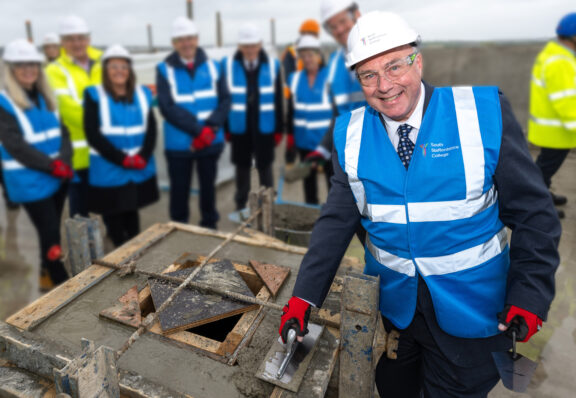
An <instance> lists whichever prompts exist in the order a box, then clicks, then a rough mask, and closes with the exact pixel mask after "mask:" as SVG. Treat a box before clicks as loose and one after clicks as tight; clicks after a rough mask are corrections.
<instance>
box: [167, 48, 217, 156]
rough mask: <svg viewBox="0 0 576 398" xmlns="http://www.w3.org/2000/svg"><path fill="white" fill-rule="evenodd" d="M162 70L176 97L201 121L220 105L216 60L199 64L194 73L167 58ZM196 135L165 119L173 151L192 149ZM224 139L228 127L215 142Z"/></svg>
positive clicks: (213, 143) (169, 144) (177, 100)
mask: <svg viewBox="0 0 576 398" xmlns="http://www.w3.org/2000/svg"><path fill="white" fill-rule="evenodd" d="M158 70H159V71H160V73H161V74H162V76H163V77H164V78H165V79H166V81H167V82H168V85H169V86H170V95H171V96H172V100H174V103H176V104H177V105H178V106H181V107H182V108H184V109H186V110H187V111H188V112H190V113H191V114H193V115H194V116H196V119H198V122H199V123H200V124H204V122H205V121H206V120H207V119H208V118H209V117H210V115H211V114H212V112H213V111H214V110H215V109H216V108H217V107H218V89H217V85H218V79H219V71H218V64H217V63H216V61H214V60H211V59H208V60H206V62H204V63H202V64H200V65H198V67H197V68H196V70H195V71H194V77H193V78H192V77H191V76H190V73H189V72H188V70H186V69H185V68H174V67H172V66H170V65H169V64H168V63H166V62H160V63H159V64H158ZM192 140H193V137H192V136H191V135H190V134H188V133H186V132H184V131H182V130H180V129H179V128H178V127H176V126H174V125H173V124H171V123H170V122H168V121H167V120H164V146H165V148H166V150H169V151H189V150H190V145H191V144H192ZM223 142H224V130H223V129H222V128H221V129H219V130H218V132H217V133H216V138H215V139H214V141H213V142H212V144H211V145H217V144H221V143H223Z"/></svg>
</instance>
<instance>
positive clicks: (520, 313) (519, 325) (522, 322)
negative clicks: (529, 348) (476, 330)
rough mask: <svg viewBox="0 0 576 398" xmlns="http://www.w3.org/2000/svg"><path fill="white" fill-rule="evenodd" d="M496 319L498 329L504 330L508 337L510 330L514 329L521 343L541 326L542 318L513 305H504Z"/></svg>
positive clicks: (510, 335) (510, 333) (510, 334)
mask: <svg viewBox="0 0 576 398" xmlns="http://www.w3.org/2000/svg"><path fill="white" fill-rule="evenodd" d="M498 321H499V322H500V323H499V324H498V330H500V331H501V332H506V336H508V337H510V338H512V332H513V331H516V339H517V340H518V341H520V342H522V343H525V342H527V341H528V340H530V337H532V336H533V335H534V334H536V333H537V332H538V331H539V330H540V328H542V319H540V317H538V315H535V314H533V313H531V312H529V311H526V310H524V309H522V308H520V307H516V306H515V305H507V306H506V307H504V311H502V312H501V313H499V314H498Z"/></svg>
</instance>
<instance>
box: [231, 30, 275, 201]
mask: <svg viewBox="0 0 576 398" xmlns="http://www.w3.org/2000/svg"><path fill="white" fill-rule="evenodd" d="M222 67H223V70H224V73H225V75H226V81H227V83H228V88H229V89H230V93H231V94H232V107H231V111H230V115H229V117H228V127H227V132H228V133H230V134H229V135H228V136H227V137H229V139H230V140H231V144H232V163H234V165H235V166H236V194H235V195H234V200H235V202H236V209H237V210H241V209H243V208H244V207H246V202H247V200H248V193H249V191H250V171H251V169H252V159H253V158H255V159H256V169H257V170H258V176H259V179H260V185H261V186H265V187H272V186H274V176H273V174H272V162H273V161H274V147H275V146H276V145H278V144H279V143H280V141H281V139H282V131H283V129H284V120H283V98H282V96H283V91H282V76H281V73H280V63H279V62H278V60H277V59H275V58H272V57H271V56H270V55H269V54H267V53H266V52H265V51H264V49H263V48H262V34H261V33H260V29H258V27H257V26H255V25H253V24H251V23H246V24H244V25H242V26H241V27H240V30H239V32H238V50H237V51H236V53H235V54H234V55H233V56H232V57H228V58H225V59H224V60H223V61H222Z"/></svg>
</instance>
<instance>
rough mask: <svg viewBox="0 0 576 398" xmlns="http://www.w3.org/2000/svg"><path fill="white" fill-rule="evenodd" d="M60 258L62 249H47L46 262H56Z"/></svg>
mask: <svg viewBox="0 0 576 398" xmlns="http://www.w3.org/2000/svg"><path fill="white" fill-rule="evenodd" d="M60 257H62V248H61V247H60V245H52V246H50V249H48V252H47V253H46V258H47V259H48V261H56V260H59V259H60Z"/></svg>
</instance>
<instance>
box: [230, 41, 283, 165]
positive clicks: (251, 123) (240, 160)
mask: <svg viewBox="0 0 576 398" xmlns="http://www.w3.org/2000/svg"><path fill="white" fill-rule="evenodd" d="M258 57H259V58H258V67H257V68H256V69H255V70H253V71H251V72H249V71H247V70H246V68H245V66H244V57H243V56H242V53H241V52H240V51H236V53H235V54H234V60H237V61H238V62H240V64H241V65H242V68H243V69H244V73H246V82H247V83H246V85H247V87H246V98H247V100H246V101H247V103H246V132H245V133H244V134H232V135H231V140H232V163H234V164H235V165H238V166H241V167H250V166H251V165H252V156H253V155H254V156H255V158H256V166H257V167H258V168H259V169H260V168H264V167H267V166H268V165H270V164H271V163H272V162H273V161H274V134H262V133H261V131H260V126H259V117H260V107H259V103H260V91H259V87H258V72H259V71H260V68H261V67H262V65H263V64H268V63H269V62H271V59H270V58H269V57H268V55H267V54H266V52H264V50H260V53H259V55H258ZM274 111H275V115H276V122H275V128H274V131H275V132H277V133H281V132H283V131H284V96H283V84H282V76H281V73H279V74H278V75H276V81H275V82H274ZM228 131H229V129H228Z"/></svg>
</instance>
